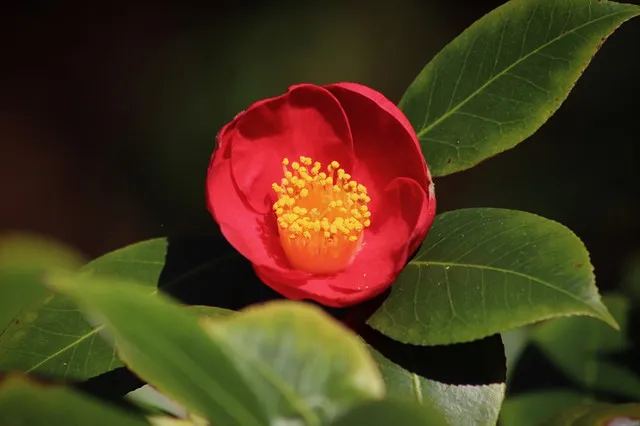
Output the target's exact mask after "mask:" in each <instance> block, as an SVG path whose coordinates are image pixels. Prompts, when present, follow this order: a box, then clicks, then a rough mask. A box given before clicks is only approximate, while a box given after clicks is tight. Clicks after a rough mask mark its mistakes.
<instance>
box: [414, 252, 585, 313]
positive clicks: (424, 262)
mask: <svg viewBox="0 0 640 426" xmlns="http://www.w3.org/2000/svg"><path fill="white" fill-rule="evenodd" d="M412 263H413V264H417V265H424V266H445V267H446V266H450V267H461V268H473V269H485V270H487V271H494V272H502V273H504V274H511V275H515V276H518V277H521V278H526V279H529V280H531V281H534V282H537V283H539V284H542V285H544V286H546V287H549V288H551V289H553V290H556V291H558V292H559V293H562V294H564V295H565V296H568V297H569V298H571V299H574V300H576V301H577V302H580V303H581V304H583V305H585V306H587V307H588V308H589V311H590V312H594V308H593V306H591V305H589V304H588V303H587V302H585V301H584V300H582V299H580V298H579V297H577V296H576V295H574V294H572V293H569V292H568V291H566V290H564V289H562V288H559V287H556V286H555V285H554V284H552V283H550V282H547V281H544V280H542V279H540V278H537V277H534V276H531V275H527V274H523V273H522V272H518V271H513V270H510V269H504V268H498V267H496V266H488V265H476V264H471V263H454V262H442V261H432V260H412V261H411V262H409V264H412Z"/></svg>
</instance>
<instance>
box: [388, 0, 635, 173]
mask: <svg viewBox="0 0 640 426" xmlns="http://www.w3.org/2000/svg"><path fill="white" fill-rule="evenodd" d="M638 14H640V7H638V6H634V5H630V4H618V3H613V2H609V1H605V0H512V1H509V2H508V3H506V4H504V5H503V6H501V7H498V8H497V9H495V10H494V11H492V12H491V13H489V14H487V15H486V16H484V17H483V18H482V19H480V20H479V21H478V22H476V23H475V24H473V25H472V26H471V27H469V28H468V29H467V30H466V31H464V32H463V33H462V34H461V35H460V36H459V37H457V38H456V39H455V40H453V41H452V42H451V43H450V44H449V45H447V46H446V47H445V48H444V49H443V50H442V51H441V52H440V53H438V55H436V56H435V57H434V58H433V60H432V61H431V62H430V63H429V64H428V65H427V66H426V67H425V68H424V69H423V70H422V72H421V73H420V74H419V75H418V77H417V78H416V79H415V81H414V82H413V83H412V84H411V85H410V86H409V88H408V89H407V91H406V93H405V94H404V96H403V98H402V100H401V101H400V108H401V109H402V110H403V111H404V113H405V114H406V115H407V117H408V118H409V121H410V122H411V123H412V125H413V127H414V128H415V130H416V133H417V134H418V139H419V140H420V143H421V145H422V150H423V152H424V155H425V157H426V159H427V162H428V164H429V167H430V169H431V172H432V174H433V175H434V176H444V175H447V174H451V173H454V172H457V171H460V170H465V169H468V168H470V167H472V166H474V165H476V164H477V163H479V162H480V161H482V160H484V159H486V158H488V157H491V156H493V155H496V154H498V153H500V152H503V151H505V150H507V149H510V148H512V147H514V146H515V145H516V144H518V143H520V142H522V141H523V140H524V139H526V138H527V137H529V136H530V135H532V134H533V133H534V132H535V131H536V130H537V129H538V128H539V127H540V126H541V125H542V124H544V123H545V122H546V121H547V120H548V119H549V117H551V115H553V113H554V112H555V111H556V110H557V109H558V108H559V107H560V104H561V103H562V102H563V101H564V100H565V99H566V98H567V96H568V95H569V92H570V90H571V88H572V87H573V86H574V84H575V83H576V81H577V80H578V78H579V77H580V75H581V74H582V72H583V71H584V70H585V68H586V67H587V65H588V64H589V62H590V61H591V58H592V57H593V55H594V54H595V53H596V52H597V51H598V49H599V48H600V46H601V45H602V43H603V42H604V40H605V39H606V38H607V37H608V36H609V35H610V34H611V33H613V31H614V30H615V29H616V28H617V27H618V26H619V25H620V24H622V23H623V22H624V21H626V20H628V19H630V18H632V17H634V16H636V15H638ZM621 65H623V64H621ZM605 83H606V82H605Z"/></svg>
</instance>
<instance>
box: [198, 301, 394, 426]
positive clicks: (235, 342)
mask: <svg viewBox="0 0 640 426" xmlns="http://www.w3.org/2000/svg"><path fill="white" fill-rule="evenodd" d="M202 324H203V326H204V328H205V330H206V331H207V332H208V333H209V334H210V335H211V336H212V337H213V338H214V339H215V340H217V341H222V342H225V343H226V344H227V345H229V346H230V347H231V348H232V349H233V352H234V354H235V357H234V359H235V360H236V362H237V365H238V367H239V369H240V370H241V371H242V372H243V373H244V376H245V379H246V380H247V381H248V382H249V383H250V384H251V386H252V388H253V389H255V390H256V391H257V393H258V394H259V395H260V396H261V400H262V402H263V403H264V404H265V407H266V409H267V412H268V413H269V417H270V419H271V423H272V424H304V425H309V426H313V425H322V424H326V422H327V421H330V420H332V419H333V418H335V417H336V416H339V415H341V414H343V413H344V412H345V411H346V410H347V409H349V408H351V407H352V406H354V405H356V404H359V403H362V402H365V401H368V400H372V399H380V398H381V397H382V396H383V395H384V382H383V381H382V378H381V376H380V373H379V371H378V369H377V367H376V364H375V362H374V361H373V360H372V359H371V356H370V355H369V353H368V351H367V349H366V347H365V346H364V345H363V344H362V343H361V341H360V339H358V338H357V337H356V335H355V334H353V333H351V332H350V331H349V330H347V329H346V328H344V327H343V326H342V325H341V324H339V323H337V322H336V321H335V320H333V319H332V318H331V317H329V316H328V315H327V314H326V313H324V312H323V311H322V310H321V309H319V308H317V307H315V306H313V305H310V304H306V303H300V302H292V301H280V302H270V303H267V304H264V305H261V306H256V307H249V308H247V309H245V310H243V311H242V312H241V313H240V314H238V315H233V316H232V317H230V318H229V319H221V320H208V321H205V322H203V323H202Z"/></svg>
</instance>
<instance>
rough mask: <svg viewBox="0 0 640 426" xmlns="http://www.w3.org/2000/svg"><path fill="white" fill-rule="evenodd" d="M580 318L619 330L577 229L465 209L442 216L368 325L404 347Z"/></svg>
mask: <svg viewBox="0 0 640 426" xmlns="http://www.w3.org/2000/svg"><path fill="white" fill-rule="evenodd" d="M576 314H582V315H590V316H593V317H597V318H599V319H602V320H604V321H606V322H607V323H609V324H610V325H611V326H613V327H617V325H616V322H615V320H614V319H613V317H612V316H611V314H609V312H608V311H607V309H606V307H605V306H604V305H603V304H602V302H601V301H600V296H599V295H598V291H597V288H596V286H595V279H594V275H593V267H592V266H591V263H590V262H589V255H588V253H587V251H586V250H585V248H584V246H583V244H582V242H581V241H580V240H579V239H578V238H577V237H576V236H575V235H574V234H573V233H572V232H571V231H570V230H568V229H567V228H565V227H564V226H562V225H560V224H558V223H556V222H553V221H551V220H547V219H544V218H541V217H539V216H536V215H533V214H530V213H523V212H518V211H512V210H503V209H465V210H456V211H452V212H447V213H444V214H441V215H439V216H437V217H436V220H435V222H434V224H433V227H432V228H431V231H430V232H429V235H428V236H427V239H426V240H425V242H424V243H423V245H422V247H421V248H420V251H419V253H418V254H417V255H416V256H415V258H414V259H413V260H412V261H411V262H409V264H408V266H407V267H406V268H405V269H404V271H403V272H402V273H401V274H400V276H399V277H398V279H397V280H396V282H395V283H394V284H393V286H392V287H391V294H390V295H389V297H388V298H387V299H386V300H385V302H384V303H383V304H382V306H381V307H380V308H379V309H378V310H377V311H376V312H375V313H374V314H373V315H372V316H371V318H369V321H368V323H369V324H370V325H371V326H372V327H374V328H375V329H377V330H379V331H381V332H382V333H384V334H386V335H387V336H389V337H392V338H394V339H396V340H398V341H401V342H407V343H413V344H416V345H439V344H449V343H457V342H465V341H471V340H474V339H479V338H482V337H485V336H488V335H491V334H494V333H499V332H502V331H505V330H508V329H511V328H515V327H518V326H521V325H524V324H528V323H533V322H536V321H540V320H543V319H546V318H552V317H556V316H561V315H576Z"/></svg>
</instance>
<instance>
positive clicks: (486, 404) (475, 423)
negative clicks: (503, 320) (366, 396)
mask: <svg viewBox="0 0 640 426" xmlns="http://www.w3.org/2000/svg"><path fill="white" fill-rule="evenodd" d="M371 353H372V355H373V357H374V359H375V360H376V362H377V363H378V366H379V367H380V371H381V372H382V376H383V377H384V381H385V383H386V385H387V393H388V395H389V396H390V397H395V398H400V399H403V400H406V401H414V402H417V403H418V404H420V405H421V406H422V407H425V409H426V410H435V411H437V412H439V413H440V414H441V415H442V416H443V417H444V418H445V419H446V420H447V422H448V424H449V425H451V426H467V425H468V426H493V425H495V424H496V422H497V421H498V414H499V412H500V406H501V404H502V400H503V399H504V392H505V385H504V383H495V384H488V385H477V386H474V385H449V384H445V383H440V382H437V381H435V380H429V379H427V378H425V377H422V376H420V375H418V374H416V373H413V372H411V371H408V370H405V369H404V368H402V367H400V366H399V365H397V364H395V363H393V362H391V361H390V360H389V359H387V358H385V357H384V356H383V355H382V354H381V353H380V352H378V351H376V350H375V349H373V348H371ZM423 362H429V360H428V359H424V360H423Z"/></svg>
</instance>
